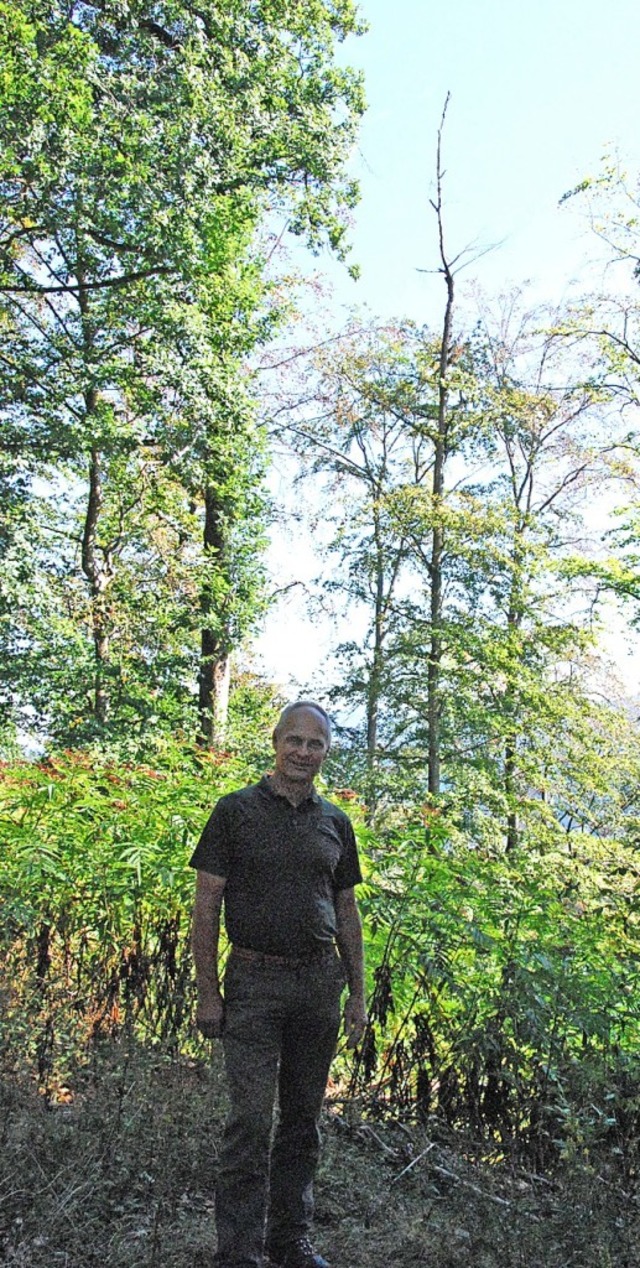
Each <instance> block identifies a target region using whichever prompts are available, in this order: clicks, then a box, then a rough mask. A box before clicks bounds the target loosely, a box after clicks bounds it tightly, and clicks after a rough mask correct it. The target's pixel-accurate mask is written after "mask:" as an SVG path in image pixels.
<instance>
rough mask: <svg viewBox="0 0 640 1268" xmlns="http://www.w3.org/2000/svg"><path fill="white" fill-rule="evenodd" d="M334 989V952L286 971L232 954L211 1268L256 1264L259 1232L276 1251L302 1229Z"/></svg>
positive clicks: (331, 1046)
mask: <svg viewBox="0 0 640 1268" xmlns="http://www.w3.org/2000/svg"><path fill="white" fill-rule="evenodd" d="M343 986H344V972H343V969H342V966H341V964H340V961H339V960H338V958H337V956H335V955H333V954H331V955H328V956H327V957H326V958H324V959H322V960H317V961H313V962H311V963H310V964H308V965H305V966H304V967H302V968H289V967H282V966H275V965H267V964H263V963H249V962H247V961H244V960H242V959H241V958H240V957H239V956H236V955H234V953H233V951H232V952H231V955H230V957H229V963H228V966H227V971H226V974H225V982H224V997H225V1021H224V1030H223V1045H224V1056H225V1065H226V1072H227V1081H228V1086H229V1095H230V1098H231V1109H230V1113H229V1117H228V1119H227V1124H226V1127H225V1132H224V1137H223V1142H222V1149H221V1156H220V1169H219V1176H218V1186H217V1192H216V1226H217V1231H218V1253H217V1255H216V1258H215V1261H214V1262H215V1264H216V1265H217V1266H218V1268H260V1266H261V1265H262V1262H263V1251H264V1244H265V1235H266V1239H267V1244H271V1245H281V1244H284V1243H286V1242H288V1241H290V1240H291V1239H293V1238H295V1237H300V1236H304V1235H305V1234H306V1233H307V1231H308V1229H309V1226H310V1222H311V1217H312V1214H313V1176H314V1172H315V1169H316V1165H317V1162H318V1154H319V1146H320V1140H319V1133H318V1118H319V1115H320V1110H321V1108H322V1101H323V1098H324V1093H325V1088H326V1084H327V1076H328V1073H329V1066H330V1064H331V1059H332V1057H333V1053H334V1050H335V1045H336V1039H337V1035H338V1028H339V1023H340V994H341V992H342V988H343ZM276 1094H277V1099H278V1106H279V1115H278V1123H277V1127H276V1132H275V1137H274V1139H273V1146H272V1129H273V1114H274V1104H275V1101H276Z"/></svg>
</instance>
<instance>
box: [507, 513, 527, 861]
mask: <svg viewBox="0 0 640 1268" xmlns="http://www.w3.org/2000/svg"><path fill="white" fill-rule="evenodd" d="M523 534H524V524H523V523H520V524H519V525H518V527H517V528H516V538H515V543H514V547H513V551H512V555H511V567H512V576H511V587H510V591H509V607H508V609H507V630H508V633H509V638H510V639H511V640H513V639H514V637H515V636H516V635H517V634H518V633H519V631H520V628H521V626H522V616H523V596H522V569H523V565H524V548H523V542H522V537H523ZM516 694H517V682H516V681H515V678H512V680H511V681H510V682H509V683H508V685H507V690H506V692H505V713H506V716H507V722H508V726H509V730H508V733H507V736H506V739H505V744H504V791H505V797H506V799H507V804H508V806H509V808H508V810H507V831H506V836H505V849H506V850H507V852H509V851H511V850H515V848H516V846H517V844H518V835H519V829H518V812H517V810H516V806H515V795H516V777H517V770H518V766H517V762H518V748H517V734H518V725H519V724H518V719H517V717H516Z"/></svg>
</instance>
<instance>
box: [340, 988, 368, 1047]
mask: <svg viewBox="0 0 640 1268" xmlns="http://www.w3.org/2000/svg"><path fill="white" fill-rule="evenodd" d="M367 1020H368V1019H367V1010H366V1008H365V1003H364V997H363V996H362V995H349V996H348V997H347V1002H346V1004H345V1006H344V1033H345V1035H346V1036H347V1048H355V1047H356V1046H357V1044H359V1043H360V1040H361V1039H362V1036H363V1034H364V1032H365V1029H366V1025H367Z"/></svg>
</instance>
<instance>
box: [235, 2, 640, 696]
mask: <svg viewBox="0 0 640 1268" xmlns="http://www.w3.org/2000/svg"><path fill="white" fill-rule="evenodd" d="M360 9H361V13H362V16H363V17H364V18H365V20H366V21H367V22H368V23H369V31H368V33H367V34H365V35H364V36H363V37H361V38H360V39H357V40H350V41H348V42H347V44H346V45H345V48H344V60H346V61H348V62H349V63H350V64H352V65H356V66H358V67H360V68H361V69H362V70H363V71H364V75H365V83H366V92H367V98H368V102H369V108H368V111H367V114H366V116H365V118H364V121H363V124H362V128H361V133H360V140H359V146H358V151H357V153H356V154H355V155H354V162H353V168H354V174H355V175H356V176H357V177H358V179H359V181H360V184H361V193H362V197H361V202H360V204H359V206H358V208H357V209H356V212H355V215H354V224H353V229H352V235H351V237H352V241H353V252H352V257H351V258H352V259H353V260H354V261H356V262H357V263H358V264H359V266H360V268H361V278H360V280H359V281H358V282H357V283H354V282H352V281H351V280H350V279H349V277H348V276H347V274H346V271H345V269H344V268H343V267H341V266H339V265H337V264H335V263H334V262H332V261H331V260H330V259H329V258H325V259H321V260H320V261H318V262H316V263H318V264H319V267H320V269H321V270H322V271H323V272H324V273H325V274H326V277H327V278H328V280H329V283H330V285H331V287H332V300H331V307H332V309H333V316H334V320H336V319H337V320H338V322H339V320H340V314H341V313H342V312H344V314H345V315H346V313H347V311H348V310H350V309H352V308H353V307H354V306H358V307H367V308H369V309H370V310H371V311H372V312H373V313H375V314H376V315H377V316H379V317H383V318H393V317H401V316H407V317H411V318H413V319H414V320H416V321H418V322H426V323H428V324H433V323H435V322H438V323H439V321H440V320H441V313H442V304H443V296H442V287H443V282H442V279H440V278H438V277H437V276H436V275H434V274H433V273H431V272H429V270H431V269H433V268H434V266H435V265H436V264H437V254H436V249H437V242H436V236H435V217H434V213H433V211H432V210H431V208H430V206H429V198H430V197H431V196H432V195H433V192H434V175H435V153H436V140H437V131H438V125H439V123H440V119H441V116H442V110H443V106H444V102H445V98H446V96H447V94H448V93H449V94H450V101H449V106H448V110H447V117H446V123H445V129H444V137H443V166H444V169H445V181H444V202H445V231H446V235H447V243H448V251H449V254H450V255H454V254H456V253H457V252H458V251H460V250H462V249H463V248H465V247H467V246H471V245H472V244H475V246H474V251H475V253H480V252H481V251H482V250H483V249H485V248H492V249H491V250H489V251H488V252H487V253H486V254H484V255H482V256H481V258H478V259H477V261H476V263H475V265H474V266H473V267H470V268H469V269H468V270H467V271H466V272H465V273H463V274H462V275H461V276H460V279H459V287H460V288H461V289H463V288H464V287H465V285H466V283H467V282H468V283H471V281H472V280H476V281H477V282H478V283H479V284H480V286H481V287H482V288H483V289H484V290H486V291H487V292H488V293H489V294H497V293H499V292H501V291H503V290H505V289H509V288H510V287H511V286H513V285H519V284H522V283H524V282H528V283H529V284H530V288H531V295H532V299H535V300H542V299H548V300H549V301H552V302H557V301H559V300H561V299H562V298H563V297H566V296H567V295H568V294H570V293H571V291H572V288H573V289H575V288H577V287H580V288H581V289H582V290H585V289H589V288H595V287H597V285H598V281H599V278H600V276H601V274H602V267H603V255H602V249H601V247H600V246H599V244H598V243H597V241H596V240H595V239H594V237H593V235H592V233H591V231H590V229H589V226H588V222H587V219H586V208H585V207H584V206H583V205H582V204H581V202H580V200H579V199H574V200H571V201H569V202H568V203H565V204H563V205H562V206H560V205H559V202H560V199H561V198H562V195H563V194H564V193H565V192H566V191H568V190H570V189H572V188H573V187H575V185H577V184H578V183H579V182H580V181H581V180H583V179H584V178H585V177H587V176H590V175H596V174H597V173H598V171H599V170H600V168H601V164H602V159H603V156H604V155H607V154H608V155H612V154H617V155H619V156H620V159H621V161H622V163H623V165H624V166H626V167H627V168H628V169H629V171H631V172H635V171H637V170H638V169H640V136H639V135H638V121H639V120H640V74H639V71H638V67H639V65H640V4H638V2H637V0H609V3H608V4H603V3H602V0H599V2H597V3H596V0H536V2H535V3H528V4H525V3H522V2H518V0H447V3H441V2H439V3H437V4H436V3H434V2H433V0H393V3H392V2H391V0H362V2H361V5H360ZM598 260H599V261H600V262H599V263H598ZM421 270H427V271H426V272H423V271H421ZM287 478H288V473H287V471H286V469H283V470H282V481H283V487H284V484H285V483H286V480H287ZM274 480H275V484H274V488H275V490H276V493H277V491H278V470H277V469H276V473H275V477H274ZM270 561H271V566H272V568H273V570H274V574H275V582H276V584H282V585H286V584H287V583H289V582H290V581H292V580H303V581H304V580H310V579H311V574H312V572H313V567H314V565H313V558H312V556H311V554H310V551H309V549H308V548H307V547H306V546H303V544H302V543H301V541H300V540H299V539H296V536H295V534H292V533H289V534H287V533H286V532H282V531H280V532H279V533H276V534H274V544H273V548H272V551H271V556H270ZM296 594H297V595H298V600H297V604H296V600H295V597H294V598H291V599H290V600H289V601H288V603H287V604H286V605H280V606H279V607H277V608H276V609H275V610H274V612H273V614H272V616H271V618H270V619H269V621H268V622H267V626H266V628H265V632H264V634H263V635H262V637H261V638H260V639H259V641H258V645H257V651H258V654H259V656H260V657H261V658H262V669H263V671H264V672H265V673H266V674H267V675H268V676H269V677H270V678H273V679H274V680H275V681H277V682H279V683H280V684H281V685H282V686H283V688H284V689H285V691H292V690H295V686H296V684H297V683H298V682H302V683H307V682H308V681H309V680H310V679H312V678H313V674H314V670H315V669H317V667H318V665H319V664H320V663H321V661H322V658H323V656H325V655H326V653H327V652H328V651H329V649H330V646H331V643H332V640H333V639H334V638H335V630H332V629H331V628H330V627H329V625H327V624H326V623H322V622H318V621H317V620H314V621H309V620H308V619H306V620H305V617H304V598H303V590H302V587H298V588H297V589H296V590H294V591H293V595H294V596H295V595H296Z"/></svg>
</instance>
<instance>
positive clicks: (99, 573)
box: [76, 241, 112, 725]
mask: <svg viewBox="0 0 640 1268" xmlns="http://www.w3.org/2000/svg"><path fill="white" fill-rule="evenodd" d="M76 246H77V267H76V273H77V278H78V305H79V308H80V315H81V321H82V345H83V354H84V361H85V366H86V373H87V377H89V376H90V374H91V369H90V367H91V363H92V358H93V348H94V336H95V331H94V325H93V321H92V319H91V309H90V300H89V292H88V290H87V289H86V288H85V286H84V285H83V283H84V281H85V269H84V265H83V262H82V252H81V244H80V242H79V241H78V242H77V244H76ZM84 401H85V418H86V422H87V428H88V430H89V432H90V433H91V431H92V430H93V424H94V420H95V419H96V416H97V413H98V404H99V399H98V391H97V389H96V388H95V387H94V386H93V384H90V385H89V386H88V387H87V388H86V390H85V393H84ZM103 500H104V495H103V467H102V454H101V452H100V448H99V446H98V444H97V443H96V442H94V443H93V444H92V445H91V450H90V460H89V496H88V499H87V510H86V515H85V520H84V527H83V532H82V554H81V560H82V571H83V573H84V575H85V577H86V578H87V581H88V583H89V596H90V603H91V626H92V634H93V649H94V657H95V675H94V684H93V712H94V716H95V718H96V721H98V722H99V723H100V724H101V725H104V723H105V722H106V720H107V715H108V712H109V694H108V689H107V681H106V679H107V669H108V664H109V618H108V612H107V603H106V591H107V588H108V586H109V582H110V580H111V574H112V569H111V563H110V560H109V557H108V553H106V552H104V551H103V552H102V557H101V552H100V548H99V546H98V528H99V522H100V512H101V510H102V505H103Z"/></svg>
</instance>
